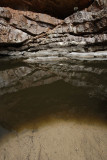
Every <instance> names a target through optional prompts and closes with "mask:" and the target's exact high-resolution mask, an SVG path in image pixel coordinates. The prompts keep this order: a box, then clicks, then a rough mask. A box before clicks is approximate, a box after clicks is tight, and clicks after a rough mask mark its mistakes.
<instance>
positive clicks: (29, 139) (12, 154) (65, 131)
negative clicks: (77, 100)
mask: <svg viewBox="0 0 107 160" xmlns="http://www.w3.org/2000/svg"><path fill="white" fill-rule="evenodd" d="M106 149H107V129H106V128H105V127H104V126H95V125H87V124H77V123H74V122H68V121H57V122H54V123H50V124H48V125H46V126H43V127H41V128H38V129H29V130H26V129H24V130H23V131H20V132H18V133H16V132H15V133H12V134H10V135H9V136H7V137H5V138H4V140H3V139H2V142H1V143H0V160H106V157H107V152H106Z"/></svg>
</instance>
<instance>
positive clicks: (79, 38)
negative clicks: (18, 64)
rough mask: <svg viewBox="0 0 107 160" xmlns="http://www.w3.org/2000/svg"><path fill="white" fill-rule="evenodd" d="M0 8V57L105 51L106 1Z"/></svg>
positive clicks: (48, 1)
mask: <svg viewBox="0 0 107 160" xmlns="http://www.w3.org/2000/svg"><path fill="white" fill-rule="evenodd" d="M0 6H1V7H0V55H19V53H20V54H21V55H26V53H29V54H32V53H37V52H38V51H39V50H47V49H51V50H53V49H54V50H59V48H64V49H65V48H67V49H68V51H69V52H73V51H75V52H91V51H102V50H107V1H106V0H94V1H93V0H88V1H87V0H82V1H81V2H80V1H78V0H77V1H75V2H73V1H72V0H69V1H68V3H67V1H65V0H63V1H58V0H44V1H38V0H32V1H29V0H23V1H20V2H19V1H18V0H16V1H15V5H14V0H10V1H8V0H3V1H0Z"/></svg>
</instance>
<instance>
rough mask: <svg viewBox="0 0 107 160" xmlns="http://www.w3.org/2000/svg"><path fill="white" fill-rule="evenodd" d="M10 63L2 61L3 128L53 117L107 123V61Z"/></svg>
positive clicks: (0, 105)
mask: <svg viewBox="0 0 107 160" xmlns="http://www.w3.org/2000/svg"><path fill="white" fill-rule="evenodd" d="M7 62H8V63H7ZM10 63H11V65H10ZM10 63H9V61H1V64H0V65H1V67H2V70H1V71H0V125H1V126H2V127H3V128H5V129H8V130H13V129H18V128H20V127H22V126H25V125H27V124H28V123H33V122H35V121H36V122H37V123H38V122H40V121H43V122H44V121H46V119H47V120H50V117H52V116H53V117H56V118H57V117H58V118H63V119H66V120H68V119H69V120H76V121H80V120H81V121H82V122H88V123H94V122H98V123H100V122H101V123H104V124H105V123H106V118H107V117H106V116H107V69H106V68H107V63H106V61H94V62H93V61H92V62H91V61H77V60H72V62H56V63H36V64H32V65H29V64H26V63H23V62H22V61H20V63H19V61H18V63H16V62H15V64H17V65H12V64H14V60H13V61H12V60H11V61H10ZM5 64H6V65H7V64H9V65H7V67H6V65H5ZM18 64H19V66H18ZM8 66H12V67H11V68H8Z"/></svg>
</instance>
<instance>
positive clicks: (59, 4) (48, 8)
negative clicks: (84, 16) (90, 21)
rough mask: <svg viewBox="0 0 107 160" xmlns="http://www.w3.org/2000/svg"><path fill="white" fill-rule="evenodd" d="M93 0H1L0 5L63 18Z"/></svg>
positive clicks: (85, 6) (86, 5)
mask: <svg viewBox="0 0 107 160" xmlns="http://www.w3.org/2000/svg"><path fill="white" fill-rule="evenodd" d="M92 2H93V0H81V1H80V0H75V1H74V0H42V1H39V0H32V1H30V0H20V1H19V0H16V1H14V0H2V1H0V6H1V7H10V8H13V9H16V10H22V11H28V10H29V11H33V12H38V13H46V14H49V15H51V16H54V17H57V18H61V19H64V18H66V17H68V16H70V15H71V14H72V13H74V12H76V11H77V10H82V9H84V8H87V7H88V6H89V5H90V4H91V3H92Z"/></svg>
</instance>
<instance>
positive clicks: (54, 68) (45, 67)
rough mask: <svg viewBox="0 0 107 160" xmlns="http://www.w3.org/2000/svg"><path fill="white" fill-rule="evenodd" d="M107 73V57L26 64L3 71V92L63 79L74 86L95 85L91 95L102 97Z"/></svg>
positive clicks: (0, 79) (0, 78)
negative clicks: (106, 58) (91, 59)
mask: <svg viewBox="0 0 107 160" xmlns="http://www.w3.org/2000/svg"><path fill="white" fill-rule="evenodd" d="M93 63H94V67H92V66H93ZM100 65H101V66H102V65H104V66H105V67H103V68H102V67H100ZM106 74H107V69H106V61H105V62H104V61H99V62H98V61H94V62H93V61H92V62H91V61H89V62H87V63H85V62H84V61H75V60H72V63H69V62H65V63H64V62H63V63H61V62H56V63H54V64H52V63H46V64H37V66H35V65H34V64H32V67H26V66H25V67H24V66H23V67H17V68H13V69H8V70H4V71H0V95H3V94H5V93H9V92H17V91H18V90H21V89H24V88H29V87H33V86H40V85H45V84H50V83H53V82H55V81H58V80H63V81H65V82H67V83H69V84H71V85H72V86H78V87H86V88H90V89H91V88H92V91H91V92H90V94H91V95H94V93H95V95H96V94H97V95H98V94H100V95H101V97H100V98H102V97H103V98H104V97H106V96H105V95H106V94H107V86H106V84H105V82H106V81H107V79H106Z"/></svg>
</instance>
